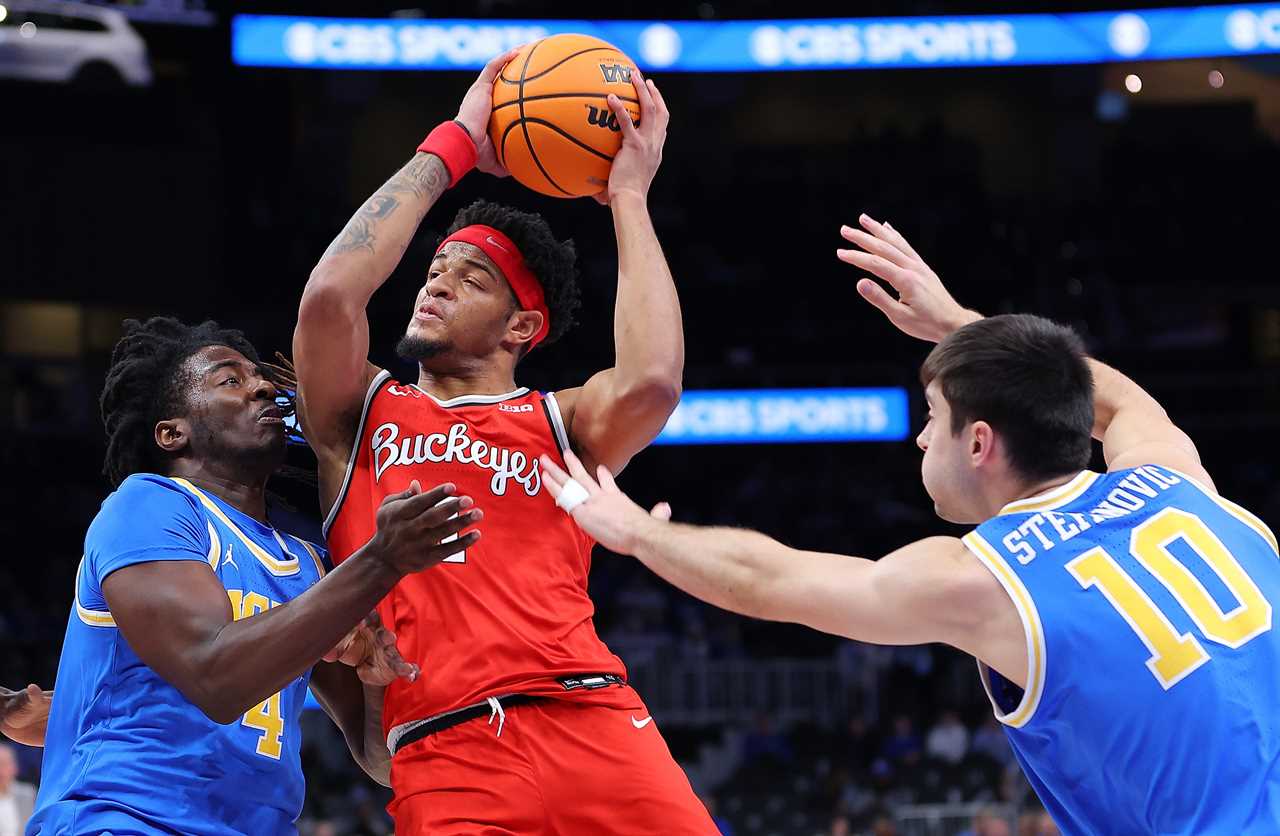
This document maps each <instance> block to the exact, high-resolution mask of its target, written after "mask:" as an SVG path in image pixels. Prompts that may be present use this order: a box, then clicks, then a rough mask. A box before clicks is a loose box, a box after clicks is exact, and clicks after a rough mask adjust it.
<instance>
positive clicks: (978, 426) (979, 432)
mask: <svg viewBox="0 0 1280 836" xmlns="http://www.w3.org/2000/svg"><path fill="white" fill-rule="evenodd" d="M968 436H969V437H968V441H969V458H970V460H971V461H972V463H973V466H974V467H977V466H979V465H982V464H985V463H986V462H988V461H990V460H991V457H992V456H994V455H995V446H996V433H995V430H994V429H992V428H991V425H990V424H988V423H987V422H986V421H974V422H973V423H972V424H970V425H969V433H968Z"/></svg>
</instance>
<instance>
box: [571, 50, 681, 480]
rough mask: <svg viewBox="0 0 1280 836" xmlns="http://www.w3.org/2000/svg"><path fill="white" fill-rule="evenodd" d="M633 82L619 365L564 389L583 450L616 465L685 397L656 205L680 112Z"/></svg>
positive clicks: (617, 311)
mask: <svg viewBox="0 0 1280 836" xmlns="http://www.w3.org/2000/svg"><path fill="white" fill-rule="evenodd" d="M631 81H632V84H634V85H635V88H636V97H637V99H638V100H639V102H640V123H639V124H638V125H637V124H633V123H632V121H631V116H630V115H629V114H628V113H627V111H626V109H625V108H624V107H623V106H622V102H621V101H619V100H618V98H617V97H616V96H612V95H611V96H610V97H609V106H610V107H611V108H612V109H613V112H614V114H615V115H616V116H617V119H618V123H619V124H620V125H621V127H622V149H621V150H620V151H619V152H618V155H617V156H616V157H615V158H614V161H613V168H612V169H611V171H610V173H609V188H608V191H607V202H608V204H609V208H610V209H611V210H612V212H613V227H614V231H615V233H616V235H617V238H618V300H617V304H616V306H615V308H614V314H613V341H614V351H615V359H614V366H613V368H610V369H606V370H605V371H602V372H599V373H597V374H595V375H593V376H592V377H591V379H590V380H588V381H587V383H586V385H585V386H582V387H581V388H578V389H570V390H567V391H564V392H560V393H558V394H557V398H558V400H559V401H560V406H561V408H562V409H563V410H564V413H565V415H564V418H565V422H566V424H567V425H568V429H569V436H570V439H571V441H572V443H573V446H574V449H576V450H577V451H578V452H579V453H581V454H582V455H583V457H584V458H585V459H587V460H588V461H590V462H599V463H601V464H606V465H608V466H609V467H610V468H611V469H613V470H614V471H618V470H621V469H622V468H623V467H625V466H626V464H627V462H628V461H630V460H631V457H632V456H634V455H635V454H636V453H638V452H639V451H641V450H643V449H644V448H645V447H646V446H648V444H649V442H651V441H653V439H654V437H655V436H656V435H657V434H658V433H659V432H660V431H661V430H662V427H663V425H664V424H666V422H667V418H668V417H670V415H671V412H672V410H674V409H675V407H676V404H677V403H678V402H679V400H680V390H681V380H682V378H683V375H684V328H683V324H682V322H681V317H680V299H679V297H678V296H677V295H676V287H675V282H674V281H673V280H672V278H671V270H670V268H669V267H668V266H667V259H666V256H664V255H663V253H662V245H661V244H659V243H658V236H657V233H655V232H654V229H653V221H652V220H651V219H650V217H649V208H648V205H647V201H648V194H649V184H650V183H651V182H652V181H653V176H654V174H655V173H656V172H657V170H658V165H659V163H661V161H662V145H663V143H664V142H665V141H666V135H667V122H668V121H669V119H670V114H669V113H668V111H667V106H666V103H665V102H664V101H663V100H662V94H661V93H659V92H658V88H657V85H655V84H654V83H653V82H652V81H648V80H645V79H642V78H641V77H640V74H639V72H638V71H637V72H636V73H634V74H633V75H632V79H631Z"/></svg>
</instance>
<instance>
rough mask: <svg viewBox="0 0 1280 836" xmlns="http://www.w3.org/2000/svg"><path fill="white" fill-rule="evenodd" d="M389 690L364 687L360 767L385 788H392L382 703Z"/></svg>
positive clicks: (378, 687) (372, 686) (389, 756)
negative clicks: (362, 742)
mask: <svg viewBox="0 0 1280 836" xmlns="http://www.w3.org/2000/svg"><path fill="white" fill-rule="evenodd" d="M386 693H387V689H386V688H384V687H381V686H377V685H365V686H364V745H363V748H362V750H361V753H360V758H359V763H360V767H361V768H362V769H363V770H364V771H365V773H366V774H368V776H369V777H370V778H372V779H373V780H375V781H377V782H378V783H379V784H382V786H384V787H389V786H391V752H390V751H389V750H388V749H387V738H386V736H385V735H384V734H383V731H382V703H383V701H384V700H385V699H386Z"/></svg>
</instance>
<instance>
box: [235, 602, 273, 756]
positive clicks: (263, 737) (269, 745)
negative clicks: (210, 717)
mask: <svg viewBox="0 0 1280 836" xmlns="http://www.w3.org/2000/svg"><path fill="white" fill-rule="evenodd" d="M227 597H229V598H230V599H231V614H232V615H233V616H234V617H235V620H236V621H239V620H240V619H242V618H248V617H249V616H252V615H257V614H258V613H263V612H266V611H267V610H269V609H271V608H272V607H278V606H280V604H279V603H278V602H276V601H272V600H271V599H270V598H267V597H266V596H265V595H262V594H260V593H257V592H245V591H244V590H243V589H228V590H227ZM240 725H242V726H245V727H246V728H250V729H253V730H254V731H256V732H258V733H259V736H258V742H257V745H256V746H255V747H254V750H255V751H256V752H257V753H258V754H259V755H262V756H263V757H264V758H271V759H272V760H277V761H278V760H280V754H281V753H282V752H283V751H284V714H283V713H282V712H281V710H280V692H279V691H277V692H276V693H274V694H272V695H271V696H269V697H267V698H266V699H265V700H263V701H262V702H260V703H258V704H257V705H255V706H254V707H253V708H251V709H249V710H248V711H246V712H245V714H244V717H243V718H242V719H241V720H240Z"/></svg>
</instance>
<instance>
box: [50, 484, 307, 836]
mask: <svg viewBox="0 0 1280 836" xmlns="http://www.w3.org/2000/svg"><path fill="white" fill-rule="evenodd" d="M157 560H190V561H194V562H197V563H203V564H204V565H205V566H207V567H208V568H209V570H210V571H212V572H213V573H214V574H216V575H217V577H218V579H219V580H220V581H221V582H222V584H223V586H225V587H226V590H227V595H228V596H229V597H230V599H231V607H232V611H233V612H234V613H235V616H236V618H246V617H248V616H251V615H253V614H255V613H259V612H264V611H266V610H267V609H269V608H270V607H274V606H278V605H279V604H282V603H284V602H286V601H289V600H292V599H293V598H296V597H297V596H298V595H300V594H301V593H302V592H304V591H305V590H306V589H308V588H309V587H310V586H312V585H313V584H314V583H315V582H316V581H318V580H319V579H320V578H321V577H322V576H323V575H324V573H325V568H326V561H327V556H326V555H325V554H324V553H323V552H322V551H321V550H319V549H318V548H317V547H315V546H313V545H311V544H310V543H307V542H305V541H303V540H299V539H297V538H293V537H290V536H288V535H285V534H281V533H278V532H277V531H275V530H274V529H272V528H270V527H268V526H266V525H263V524H261V523H259V522H257V521H256V520H254V519H252V518H251V517H248V516H246V515H244V514H242V513H240V512H239V511H237V510H236V509H235V508H232V507H231V506H230V505H228V504H226V503H224V502H223V501H222V500H220V499H218V498H217V497H215V496H213V495H212V494H210V493H208V492H207V491H202V490H200V489H199V488H197V487H195V486H194V485H192V484H191V483H189V482H187V481H185V480H182V479H170V478H166V477H163V476H155V475H150V474H135V475H133V476H130V477H129V478H128V479H126V480H125V481H124V482H123V483H122V484H121V485H120V488H119V489H118V490H117V491H116V492H115V493H113V494H111V496H109V497H107V500H106V501H105V502H104V503H103V504H102V510H101V511H99V512H98V516H97V517H96V518H95V519H94V521H93V524H92V525H90V526H89V532H88V534H87V535H86V537H85V553H84V558H83V560H82V561H81V563H80V568H79V571H78V572H77V577H76V586H75V600H74V603H73V606H72V612H71V617H70V620H69V622H68V624H67V635H66V640H65V642H64V643H63V647H62V659H61V661H60V662H59V664H58V681H57V685H56V689H55V691H54V698H53V708H52V712H51V714H50V716H49V729H48V732H47V734H46V738H45V754H44V768H43V780H42V783H41V785H40V794H39V797H38V798H37V801H36V812H35V815H34V817H33V818H32V819H31V823H30V824H29V825H28V828H27V833H28V834H29V836H31V835H32V834H45V836H54V835H55V834H57V836H62V835H63V834H89V833H92V834H100V833H115V834H123V833H130V834H151V833H183V834H202V835H203V834H209V836H213V834H219V835H220V834H254V836H257V834H264V835H266V834H278V833H293V832H295V827H294V820H295V819H297V817H298V814H299V813H300V812H301V810H302V800H303V777H302V767H301V764H300V761H299V755H298V750H299V743H300V740H299V736H300V729H299V723H298V715H299V713H300V712H301V711H302V703H303V699H304V698H305V696H306V691H307V682H308V680H309V678H310V673H308V674H306V675H304V676H302V677H300V678H298V679H296V680H294V681H293V682H291V683H289V685H288V686H286V687H285V688H284V689H283V690H282V691H281V692H280V693H278V694H276V695H274V696H272V697H271V698H270V699H268V700H266V701H265V702H263V703H262V704H261V705H258V706H257V707H255V708H253V709H252V710H250V711H249V712H248V713H246V714H245V715H244V716H243V717H242V718H240V719H239V720H237V721H235V722H233V723H231V724H229V725H219V724H218V723H215V722H213V721H212V720H210V719H209V718H208V717H207V716H205V714H204V713H203V712H202V711H201V710H200V709H199V708H197V707H196V706H195V705H193V704H192V703H191V702H189V701H188V700H187V699H186V697H184V696H183V695H182V693H181V692H179V691H178V689H177V688H175V687H174V686H172V685H170V684H169V683H168V682H166V681H165V680H164V679H162V678H161V677H160V676H159V674H157V673H156V672H155V671H153V670H152V669H151V668H149V667H147V665H146V664H145V663H144V662H143V661H142V660H141V659H139V658H138V656H137V654H136V653H134V652H133V649H132V648H130V646H129V643H128V642H127V641H125V638H124V636H123V635H121V633H120V631H119V629H117V627H116V624H115V620H114V619H113V618H112V616H111V613H110V611H109V610H108V608H107V605H106V602H105V600H104V598H103V595H102V583H103V580H104V579H106V577H107V576H108V575H110V574H111V573H112V572H115V571H117V570H119V569H122V568H125V567H127V566H131V565H134V564H137V563H146V562H151V561H157Z"/></svg>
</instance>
